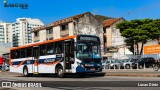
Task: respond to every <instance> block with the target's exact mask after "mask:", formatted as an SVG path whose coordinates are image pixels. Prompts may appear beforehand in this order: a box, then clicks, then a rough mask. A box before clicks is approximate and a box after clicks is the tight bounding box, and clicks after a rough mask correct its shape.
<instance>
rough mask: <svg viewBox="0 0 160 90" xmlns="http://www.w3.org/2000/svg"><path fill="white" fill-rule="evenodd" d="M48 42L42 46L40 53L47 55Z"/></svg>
mask: <svg viewBox="0 0 160 90" xmlns="http://www.w3.org/2000/svg"><path fill="white" fill-rule="evenodd" d="M46 50H47V48H46V44H45V45H41V46H40V55H46Z"/></svg>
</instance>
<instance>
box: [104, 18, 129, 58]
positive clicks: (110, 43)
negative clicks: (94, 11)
mask: <svg viewBox="0 0 160 90" xmlns="http://www.w3.org/2000/svg"><path fill="white" fill-rule="evenodd" d="M123 21H124V19H123V18H115V19H109V20H105V21H104V22H103V31H104V51H105V52H104V53H105V54H104V56H107V57H112V58H120V59H123V58H127V57H128V56H127V55H131V54H132V53H131V52H130V51H129V49H128V48H127V46H126V45H125V42H124V40H125V38H124V37H122V36H121V33H120V30H119V29H117V28H116V25H117V24H118V23H120V22H123Z"/></svg>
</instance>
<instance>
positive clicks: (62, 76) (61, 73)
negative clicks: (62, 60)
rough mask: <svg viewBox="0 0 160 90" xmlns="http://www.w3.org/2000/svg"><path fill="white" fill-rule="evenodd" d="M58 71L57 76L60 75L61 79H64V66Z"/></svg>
mask: <svg viewBox="0 0 160 90" xmlns="http://www.w3.org/2000/svg"><path fill="white" fill-rule="evenodd" d="M56 71H57V75H58V77H59V78H64V77H65V75H64V73H63V68H62V66H59V67H58V68H57V69H56Z"/></svg>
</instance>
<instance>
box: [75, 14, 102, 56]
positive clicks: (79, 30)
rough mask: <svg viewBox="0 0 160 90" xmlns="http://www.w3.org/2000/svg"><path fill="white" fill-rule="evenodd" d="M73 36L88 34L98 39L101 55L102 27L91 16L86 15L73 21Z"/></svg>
mask: <svg viewBox="0 0 160 90" xmlns="http://www.w3.org/2000/svg"><path fill="white" fill-rule="evenodd" d="M74 23H75V26H74V27H75V28H74V34H75V35H77V34H89V35H96V36H98V37H100V40H101V47H102V48H101V50H102V54H103V25H102V23H101V22H100V21H98V20H97V19H96V18H95V17H94V16H93V15H92V14H90V13H87V14H85V15H84V16H83V17H81V18H79V19H76V20H75V21H74Z"/></svg>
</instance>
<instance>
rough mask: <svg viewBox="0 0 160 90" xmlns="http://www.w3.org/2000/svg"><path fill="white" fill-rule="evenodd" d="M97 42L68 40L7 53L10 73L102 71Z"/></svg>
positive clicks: (79, 37) (78, 38) (85, 37)
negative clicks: (8, 54)
mask: <svg viewBox="0 0 160 90" xmlns="http://www.w3.org/2000/svg"><path fill="white" fill-rule="evenodd" d="M100 49H101V48H100V39H99V37H97V36H92V35H76V36H67V37H63V38H59V39H55V40H48V41H44V42H38V43H34V44H28V45H25V46H19V47H13V48H11V49H10V72H18V73H23V75H24V76H29V75H33V74H49V73H50V74H57V75H58V76H59V77H64V76H65V74H67V73H77V74H78V75H79V76H83V75H85V73H95V72H101V71H102V63H101V50H100Z"/></svg>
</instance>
